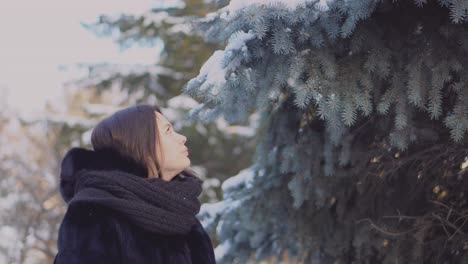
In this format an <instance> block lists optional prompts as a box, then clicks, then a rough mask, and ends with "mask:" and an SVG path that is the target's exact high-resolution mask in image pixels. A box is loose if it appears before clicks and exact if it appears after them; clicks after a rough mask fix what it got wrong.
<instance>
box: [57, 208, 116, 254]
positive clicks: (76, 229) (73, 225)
mask: <svg viewBox="0 0 468 264" xmlns="http://www.w3.org/2000/svg"><path fill="white" fill-rule="evenodd" d="M113 221H114V220H113V217H112V216H111V215H110V214H109V212H108V210H107V209H106V208H102V207H100V206H97V205H92V204H71V205H69V206H68V208H67V212H66V213H65V216H64V218H63V220H62V223H61V224H60V228H59V234H58V240H57V247H58V253H57V256H56V260H55V261H56V262H55V263H97V262H99V263H119V259H120V258H121V255H120V254H121V253H120V252H121V243H120V242H119V240H118V239H117V238H118V236H117V234H116V228H115V225H114V224H113Z"/></svg>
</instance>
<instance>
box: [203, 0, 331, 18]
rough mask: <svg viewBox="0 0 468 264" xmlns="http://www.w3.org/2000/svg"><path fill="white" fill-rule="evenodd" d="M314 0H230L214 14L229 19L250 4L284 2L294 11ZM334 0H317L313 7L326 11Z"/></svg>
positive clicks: (211, 16) (211, 15)
mask: <svg viewBox="0 0 468 264" xmlns="http://www.w3.org/2000/svg"><path fill="white" fill-rule="evenodd" d="M315 1H316V0H231V1H230V2H229V5H227V6H225V7H224V8H222V9H220V10H219V11H218V12H217V13H216V14H217V16H219V17H220V18H221V19H224V20H230V19H232V18H233V17H234V15H233V14H235V13H237V12H238V11H239V10H242V9H243V8H245V7H247V6H250V5H273V4H277V3H280V4H284V6H285V7H286V8H288V10H289V11H294V10H295V9H297V8H298V7H303V6H305V4H307V3H312V2H315ZM332 1H334V0H319V1H318V2H317V3H316V4H315V8H317V9H318V10H320V11H324V12H325V11H328V10H329V3H330V2H332ZM209 15H210V16H209V17H208V16H206V17H205V21H206V22H209V21H210V20H213V19H214V18H215V17H216V16H215V17H213V16H214V15H213V14H209Z"/></svg>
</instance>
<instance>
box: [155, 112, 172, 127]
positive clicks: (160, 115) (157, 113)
mask: <svg viewBox="0 0 468 264" xmlns="http://www.w3.org/2000/svg"><path fill="white" fill-rule="evenodd" d="M156 120H157V121H158V122H161V124H162V125H166V124H170V123H169V121H167V119H166V118H165V117H164V116H163V115H162V114H161V113H159V112H156Z"/></svg>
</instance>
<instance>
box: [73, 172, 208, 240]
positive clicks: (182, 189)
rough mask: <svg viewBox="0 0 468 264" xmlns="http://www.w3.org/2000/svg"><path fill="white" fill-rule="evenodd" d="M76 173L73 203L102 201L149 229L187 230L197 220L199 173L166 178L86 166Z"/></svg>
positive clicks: (175, 232)
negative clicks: (145, 176) (87, 167)
mask: <svg viewBox="0 0 468 264" xmlns="http://www.w3.org/2000/svg"><path fill="white" fill-rule="evenodd" d="M75 177H76V185H75V186H74V193H75V195H74V197H73V199H72V201H71V203H80V202H90V203H93V204H99V205H103V206H105V207H108V208H111V209H113V210H115V211H117V212H118V213H121V214H122V215H123V216H125V217H126V218H127V219H128V220H130V221H131V222H133V223H134V224H136V225H138V226H140V227H142V228H143V229H145V230H147V231H149V232H152V233H158V234H164V235H178V234H187V233H188V232H189V231H190V229H191V227H192V226H193V225H194V224H195V223H196V221H197V219H196V217H195V216H196V214H197V213H198V212H199V210H200V202H199V200H198V196H199V195H200V193H201V191H202V187H201V183H202V181H201V180H200V179H198V178H196V177H193V176H185V175H181V174H179V175H177V176H176V177H174V178H173V179H172V180H171V181H165V180H162V179H160V178H142V177H138V176H136V175H132V174H131V173H129V172H125V171H120V170H108V171H105V170H104V171H99V170H83V171H81V172H79V173H77V174H76V175H75Z"/></svg>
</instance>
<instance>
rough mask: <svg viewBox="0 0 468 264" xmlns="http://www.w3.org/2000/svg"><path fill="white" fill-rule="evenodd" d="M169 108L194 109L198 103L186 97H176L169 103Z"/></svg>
mask: <svg viewBox="0 0 468 264" xmlns="http://www.w3.org/2000/svg"><path fill="white" fill-rule="evenodd" d="M167 105H168V106H169V108H179V109H187V110H188V109H192V108H193V107H195V106H197V105H198V102H197V101H195V100H193V99H192V98H191V97H189V96H186V95H178V96H174V97H172V98H171V99H169V101H167Z"/></svg>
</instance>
